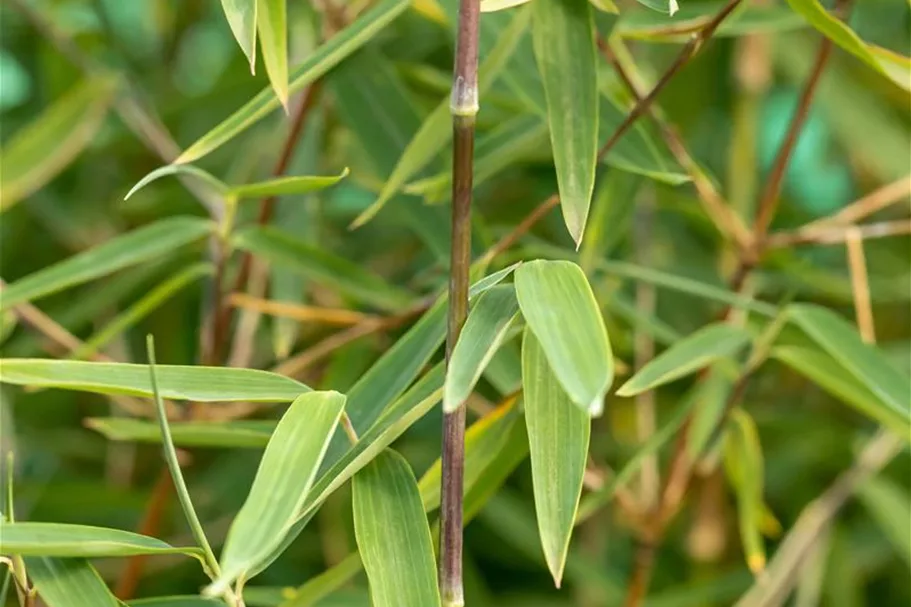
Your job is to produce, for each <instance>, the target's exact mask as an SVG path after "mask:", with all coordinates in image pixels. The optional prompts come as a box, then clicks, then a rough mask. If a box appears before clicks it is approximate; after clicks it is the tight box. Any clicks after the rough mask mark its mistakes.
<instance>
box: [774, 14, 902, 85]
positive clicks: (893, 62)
mask: <svg viewBox="0 0 911 607" xmlns="http://www.w3.org/2000/svg"><path fill="white" fill-rule="evenodd" d="M788 4H790V5H791V8H792V9H794V11H795V12H796V13H798V14H800V16H802V17H803V18H804V19H806V20H807V23H809V24H810V25H812V26H813V27H814V28H816V29H817V30H819V31H820V32H821V33H822V34H823V35H824V36H826V37H827V38H829V39H830V40H831V41H832V42H834V43H835V44H837V45H838V46H840V47H841V48H842V49H844V50H845V51H847V52H849V53H851V54H852V55H854V56H855V57H857V58H858V59H860V60H861V61H863V62H864V63H866V64H867V65H869V66H870V67H872V68H873V69H874V70H876V71H877V72H879V73H880V74H882V75H884V76H885V77H886V78H888V79H889V80H891V81H892V82H894V83H895V84H897V85H898V86H900V87H901V88H903V89H904V90H906V91H909V90H911V59H909V58H908V57H904V56H902V55H899V54H898V53H895V52H893V51H890V50H887V49H884V48H882V47H879V46H876V45H874V44H869V43H867V42H864V41H863V40H862V39H861V38H860V36H858V35H857V34H856V33H855V32H854V30H852V29H851V28H850V27H849V26H848V25H847V24H846V23H845V22H843V21H841V20H840V19H837V18H836V17H835V16H833V15H831V14H830V13H829V12H828V11H827V10H826V9H825V7H823V5H822V4H821V3H820V2H819V0H788Z"/></svg>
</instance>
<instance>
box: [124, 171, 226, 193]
mask: <svg viewBox="0 0 911 607" xmlns="http://www.w3.org/2000/svg"><path fill="white" fill-rule="evenodd" d="M169 175H190V176H192V177H195V178H196V179H198V180H199V181H201V182H203V183H205V184H206V185H207V186H208V187H210V188H211V189H212V190H213V191H214V192H215V193H217V194H220V195H222V196H224V194H225V192H227V191H228V186H227V185H225V184H224V182H222V181H221V180H220V179H219V178H217V177H215V176H214V175H212V174H211V173H209V172H207V171H204V170H202V169H200V168H198V167H195V166H193V165H192V164H168V165H165V166H163V167H159V168H157V169H155V170H154V171H152V172H151V173H149V174H148V175H146V176H145V177H143V178H142V179H140V180H139V181H138V182H137V183H136V185H134V186H133V187H132V188H130V191H129V192H127V195H126V196H124V197H123V199H124V200H127V199H129V197H130V196H132V195H133V194H135V193H136V192H138V191H139V190H141V189H142V188H144V187H146V186H147V185H149V184H150V183H152V182H153V181H158V180H159V179H161V178H162V177H168V176H169Z"/></svg>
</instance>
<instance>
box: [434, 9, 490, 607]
mask: <svg viewBox="0 0 911 607" xmlns="http://www.w3.org/2000/svg"><path fill="white" fill-rule="evenodd" d="M479 26H480V1H479V0H461V4H460V5H459V25H458V38H457V41H456V56H455V69H454V70H453V78H452V99H451V101H450V110H451V112H452V134H453V160H452V251H451V254H450V270H449V272H450V276H449V321H448V332H447V336H446V361H447V364H448V363H449V358H450V356H451V354H452V351H453V348H454V347H455V344H456V341H457V340H458V339H459V333H460V332H461V331H462V325H464V324H465V318H466V317H467V316H468V281H469V277H468V275H469V271H470V267H471V189H472V173H473V169H474V166H473V165H474V130H475V116H476V115H477V113H478V32H479ZM441 459H442V475H441V481H440V482H441V485H440V497H441V501H440V551H439V554H440V563H439V580H440V593H441V596H442V600H443V607H461V606H462V605H464V604H465V599H464V595H463V591H462V516H463V512H462V497H463V495H462V487H463V482H464V478H463V476H464V474H463V473H464V467H465V405H464V404H463V405H461V406H460V407H459V408H458V409H456V410H455V411H453V412H452V413H446V414H444V415H443V452H442V458H441Z"/></svg>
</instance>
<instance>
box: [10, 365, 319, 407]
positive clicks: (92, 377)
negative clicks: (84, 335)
mask: <svg viewBox="0 0 911 607" xmlns="http://www.w3.org/2000/svg"><path fill="white" fill-rule="evenodd" d="M156 369H157V372H158V383H159V385H160V389H161V395H162V397H164V398H169V399H174V400H187V401H196V402H221V401H251V402H262V403H268V402H276V403H281V402H290V401H292V400H294V399H295V398H297V397H298V396H300V395H301V394H303V393H304V392H309V391H310V388H308V387H307V386H306V385H304V384H302V383H300V382H298V381H295V380H293V379H290V378H288V377H284V376H282V375H278V374H275V373H270V372H268V371H260V370H258V369H235V368H230V367H204V366H199V365H196V366H191V365H187V366H184V365H157V367H156ZM0 382H2V383H7V384H15V385H19V386H32V387H38V388H60V389H64V390H77V391H80V392H94V393H97V394H128V395H131V396H144V397H151V396H152V384H151V382H150V380H149V367H148V365H138V364H131V363H96V362H82V361H74V360H51V359H38V358H7V359H3V360H2V362H0Z"/></svg>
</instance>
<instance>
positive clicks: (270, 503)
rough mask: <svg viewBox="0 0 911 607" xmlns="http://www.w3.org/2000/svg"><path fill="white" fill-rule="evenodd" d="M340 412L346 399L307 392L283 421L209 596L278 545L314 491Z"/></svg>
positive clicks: (235, 525) (230, 537)
mask: <svg viewBox="0 0 911 607" xmlns="http://www.w3.org/2000/svg"><path fill="white" fill-rule="evenodd" d="M344 407H345V397H344V395H342V394H339V393H338V392H309V393H307V394H304V395H302V396H300V397H298V398H297V399H296V400H295V401H294V402H293V403H292V404H291V406H290V407H289V408H288V410H287V411H286V412H285V414H284V415H283V416H282V419H281V421H279V423H278V426H276V428H275V432H273V433H272V437H271V438H270V439H269V444H268V445H267V446H266V451H265V453H264V454H263V458H262V460H261V461H260V465H259V470H258V471H257V473H256V478H255V480H254V481H253V486H252V487H251V488H250V493H249V495H248V496H247V499H246V501H245V502H244V505H243V506H242V507H241V509H240V511H239V512H238V513H237V516H236V517H235V518H234V522H233V523H232V524H231V529H230V530H229V531H228V537H227V539H226V540H225V547H224V550H223V551H222V555H221V569H222V571H221V575H220V576H219V578H218V579H217V580H216V581H215V582H214V583H213V586H212V589H213V591H214V589H215V588H226V587H227V586H228V585H229V584H231V583H232V582H233V581H234V580H236V579H237V578H239V577H248V574H249V573H250V572H251V571H253V570H255V568H256V567H258V566H259V565H260V563H261V562H262V561H263V560H264V559H266V558H267V557H268V556H269V555H270V554H271V552H272V550H274V549H275V548H276V546H278V545H280V544H281V543H282V541H283V540H284V537H285V535H286V534H287V532H288V529H289V527H290V526H291V525H292V523H293V522H294V520H295V518H296V517H297V514H298V512H299V511H300V509H301V507H302V506H303V504H304V500H305V499H306V498H307V496H308V493H309V491H310V488H311V487H312V486H313V482H314V480H315V479H316V475H317V471H318V470H319V467H320V464H321V463H322V460H323V456H324V455H325V453H326V449H327V448H328V447H329V440H330V439H331V438H332V434H333V432H334V431H335V427H336V426H337V425H338V421H339V419H340V417H341V415H342V411H343V409H344ZM215 594H219V593H217V592H216V593H215Z"/></svg>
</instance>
